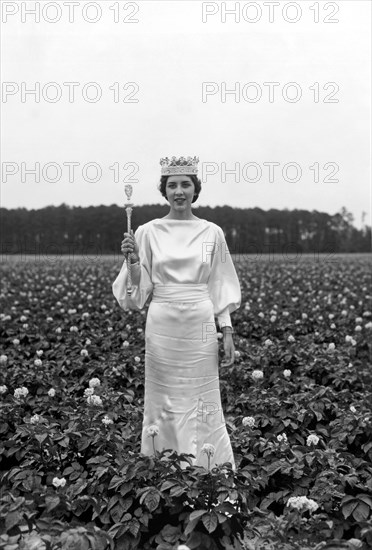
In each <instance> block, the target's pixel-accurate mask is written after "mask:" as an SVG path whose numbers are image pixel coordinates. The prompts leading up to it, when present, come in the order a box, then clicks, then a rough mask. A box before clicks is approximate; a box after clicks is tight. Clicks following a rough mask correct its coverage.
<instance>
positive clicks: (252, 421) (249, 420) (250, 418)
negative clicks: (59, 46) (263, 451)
mask: <svg viewBox="0 0 372 550" xmlns="http://www.w3.org/2000/svg"><path fill="white" fill-rule="evenodd" d="M242 424H243V426H248V427H249V428H253V426H254V424H255V419H254V418H253V416H245V417H244V418H243V420H242Z"/></svg>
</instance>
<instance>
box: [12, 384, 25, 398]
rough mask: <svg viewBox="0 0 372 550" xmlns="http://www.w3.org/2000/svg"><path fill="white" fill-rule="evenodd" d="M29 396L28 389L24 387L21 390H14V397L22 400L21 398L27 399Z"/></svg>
mask: <svg viewBox="0 0 372 550" xmlns="http://www.w3.org/2000/svg"><path fill="white" fill-rule="evenodd" d="M26 395H28V389H27V388H25V387H24V386H22V387H21V388H16V389H15V390H14V397H15V398H16V399H20V398H21V397H26Z"/></svg>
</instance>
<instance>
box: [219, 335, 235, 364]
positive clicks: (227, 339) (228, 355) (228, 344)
mask: <svg viewBox="0 0 372 550" xmlns="http://www.w3.org/2000/svg"><path fill="white" fill-rule="evenodd" d="M223 349H224V352H225V358H224V359H223V361H221V367H231V365H233V364H234V360H235V347H234V342H233V337H232V333H231V332H226V333H225V334H224V335H223Z"/></svg>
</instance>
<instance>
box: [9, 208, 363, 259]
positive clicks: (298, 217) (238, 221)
mask: <svg viewBox="0 0 372 550" xmlns="http://www.w3.org/2000/svg"><path fill="white" fill-rule="evenodd" d="M0 212H1V250H2V255H3V256H4V255H8V254H41V255H45V256H48V255H58V254H70V255H71V254H74V255H75V254H76V255H78V254H83V255H101V254H118V253H119V252H120V242H121V240H122V236H123V232H124V231H126V230H127V222H126V212H125V209H124V208H123V207H119V206H117V205H114V204H113V205H111V206H89V207H79V206H73V207H71V206H68V205H66V204H62V205H61V206H47V207H46V208H42V209H40V210H27V209H25V208H17V209H13V210H8V209H6V208H1V209H0ZM168 212H169V207H168V206H167V205H160V204H155V205H144V206H137V207H135V208H134V210H133V220H132V227H133V229H134V230H135V229H136V228H137V227H138V226H139V225H141V224H144V223H146V222H147V221H149V220H152V219H154V218H161V217H163V216H165V215H166V214H167V213H168ZM195 213H196V215H197V216H198V217H200V218H203V219H206V220H209V221H212V222H214V223H216V224H217V225H219V226H220V227H222V229H223V230H224V232H225V235H226V241H227V244H228V246H229V249H230V252H231V253H235V254H257V253H265V252H266V253H268V252H271V253H281V254H283V253H288V254H291V255H293V254H296V253H299V254H300V253H301V254H305V253H318V252H319V253H327V252H335V253H340V252H370V251H371V228H370V227H369V226H364V228H363V229H361V230H358V229H356V228H355V227H354V226H353V216H352V214H351V213H349V212H348V211H347V210H346V208H342V209H341V211H340V212H338V213H337V214H334V215H330V214H327V213H324V212H318V211H315V210H313V211H312V212H309V211H307V210H291V211H290V210H287V209H285V210H275V209H271V210H268V211H264V210H261V209H260V208H244V209H240V208H232V207H230V206H219V207H215V208H210V207H208V206H200V207H198V208H197V210H195Z"/></svg>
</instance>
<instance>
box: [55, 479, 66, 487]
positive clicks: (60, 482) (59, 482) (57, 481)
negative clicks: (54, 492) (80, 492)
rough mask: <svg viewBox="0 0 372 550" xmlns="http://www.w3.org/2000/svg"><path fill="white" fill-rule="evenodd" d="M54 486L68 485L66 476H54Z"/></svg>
mask: <svg viewBox="0 0 372 550" xmlns="http://www.w3.org/2000/svg"><path fill="white" fill-rule="evenodd" d="M52 483H53V485H54V487H57V488H58V487H64V486H65V485H66V478H64V477H61V478H59V477H54V478H53V481H52Z"/></svg>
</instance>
